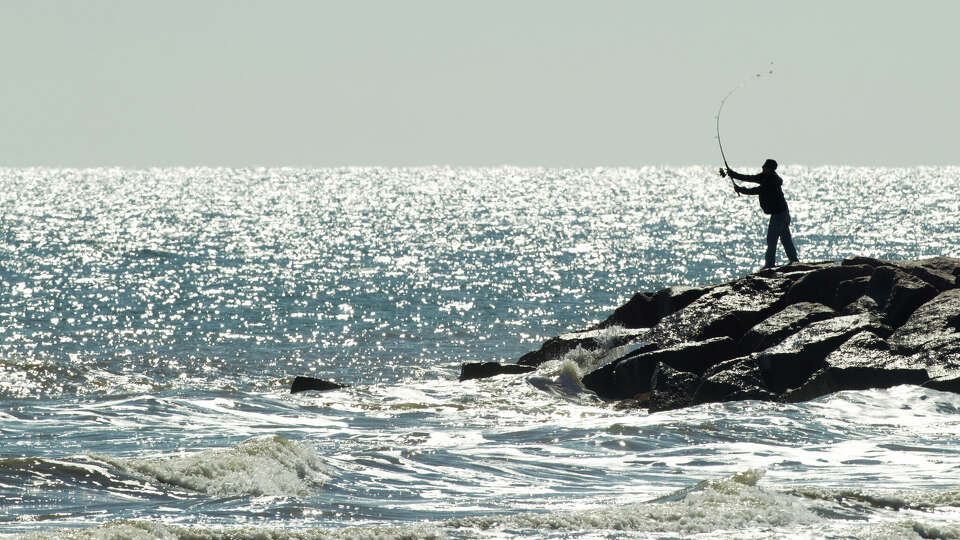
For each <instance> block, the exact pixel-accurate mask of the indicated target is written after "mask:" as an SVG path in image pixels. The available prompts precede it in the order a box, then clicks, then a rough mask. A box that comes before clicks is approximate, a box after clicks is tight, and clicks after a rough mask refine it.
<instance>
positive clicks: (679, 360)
mask: <svg viewBox="0 0 960 540" xmlns="http://www.w3.org/2000/svg"><path fill="white" fill-rule="evenodd" d="M733 351H734V343H733V340H731V339H730V338H726V337H720V338H713V339H708V340H706V341H698V342H692V343H679V344H676V345H674V346H672V347H667V348H664V349H658V350H655V351H647V352H638V353H634V354H630V355H627V356H624V357H622V358H618V359H617V360H614V361H613V362H610V363H609V364H607V365H605V366H603V367H601V368H599V369H596V370H594V371H592V372H590V373H588V374H587V375H585V376H584V377H583V385H584V386H585V387H586V388H588V389H590V390H593V391H594V392H596V393H597V395H598V396H600V397H602V398H606V399H626V398H632V397H634V396H636V395H638V394H642V393H646V392H650V390H651V386H650V383H651V377H652V376H653V373H654V371H655V370H656V368H657V365H658V364H660V363H663V364H665V365H667V366H670V367H671V368H673V369H676V370H679V371H686V372H692V373H697V374H700V373H703V372H704V371H706V370H707V369H708V368H710V367H711V366H714V365H716V364H718V363H720V362H722V361H724V360H727V359H729V358H730V357H732V356H733Z"/></svg>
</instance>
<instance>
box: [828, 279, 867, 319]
mask: <svg viewBox="0 0 960 540" xmlns="http://www.w3.org/2000/svg"><path fill="white" fill-rule="evenodd" d="M869 284H870V278H869V277H866V276H862V277H858V278H854V279H848V280H846V281H841V282H840V283H837V293H836V296H835V298H834V305H836V306H838V307H839V309H840V311H843V310H845V309H846V306H848V305H850V304H851V303H853V302H855V301H857V300H858V299H859V298H863V296H864V295H865V294H866V292H867V287H868V286H869Z"/></svg>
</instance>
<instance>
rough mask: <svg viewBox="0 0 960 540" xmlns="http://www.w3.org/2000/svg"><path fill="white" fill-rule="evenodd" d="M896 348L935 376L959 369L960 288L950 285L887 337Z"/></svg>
mask: <svg viewBox="0 0 960 540" xmlns="http://www.w3.org/2000/svg"><path fill="white" fill-rule="evenodd" d="M888 342H889V343H890V346H891V348H892V349H893V351H894V352H896V353H898V354H902V355H905V356H908V358H909V360H910V362H911V363H912V364H914V365H920V366H925V367H926V368H927V372H928V373H929V374H930V376H931V377H932V378H942V377H944V376H953V375H954V374H955V373H958V372H960V289H951V290H949V291H945V292H942V293H940V294H939V295H937V296H936V297H935V298H934V299H933V300H930V301H929V302H927V303H926V304H924V305H922V306H920V307H919V308H917V310H916V311H914V312H913V314H912V315H911V316H910V318H909V319H907V322H906V323H904V324H903V326H901V327H900V328H898V329H897V330H896V331H895V332H894V333H893V335H891V336H890V338H889V339H888Z"/></svg>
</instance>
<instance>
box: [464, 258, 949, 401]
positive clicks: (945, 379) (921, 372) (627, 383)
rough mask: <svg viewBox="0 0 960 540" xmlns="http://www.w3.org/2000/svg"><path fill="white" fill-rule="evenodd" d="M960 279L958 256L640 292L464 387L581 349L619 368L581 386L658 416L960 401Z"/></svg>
mask: <svg viewBox="0 0 960 540" xmlns="http://www.w3.org/2000/svg"><path fill="white" fill-rule="evenodd" d="M958 276H960V259H956V258H947V257H936V258H931V259H923V260H916V261H888V260H880V259H872V258H867V257H854V258H850V259H846V260H843V261H840V262H835V261H830V262H819V263H810V264H791V265H787V266H781V267H779V268H775V269H768V270H762V271H760V272H757V273H754V274H750V275H747V276H744V277H741V278H739V279H735V280H733V281H730V282H728V283H723V284H719V285H711V286H704V287H685V288H668V289H664V290H661V291H659V292H655V293H646V292H641V293H637V294H636V295H634V296H633V298H631V299H630V300H629V301H628V302H627V303H626V304H624V305H623V306H621V307H620V308H618V309H617V310H616V311H614V312H613V314H611V315H610V316H609V317H608V318H607V319H606V320H605V321H603V322H602V323H600V324H598V325H596V326H594V327H592V328H588V329H586V330H584V331H581V332H572V333H569V334H564V335H561V336H558V337H555V338H552V339H550V340H548V341H547V342H545V343H544V344H543V346H542V347H540V349H538V350H536V351H532V352H530V353H528V354H526V355H524V356H522V357H521V358H520V359H519V360H518V361H517V363H516V364H510V365H505V366H502V368H498V367H497V366H496V365H491V364H489V363H488V364H486V365H485V366H484V368H483V370H478V369H477V368H476V367H475V366H472V365H470V364H467V365H464V375H467V376H466V377H464V376H461V380H464V379H467V378H477V377H478V376H479V377H483V376H487V374H489V375H496V374H500V373H519V372H522V371H523V370H522V369H520V367H521V366H524V368H525V369H529V368H534V367H536V366H538V365H539V364H541V363H543V362H546V361H548V360H553V359H556V358H560V357H562V356H563V355H564V354H566V353H567V352H569V351H571V350H573V349H575V348H577V347H581V348H583V349H586V350H591V351H593V352H594V354H595V355H596V356H597V357H600V358H603V357H604V355H607V356H610V357H611V358H612V360H610V361H609V362H607V363H605V364H603V365H600V367H598V368H596V369H593V370H592V371H590V372H588V373H586V374H585V375H584V376H583V378H582V382H583V385H584V387H586V388H587V389H589V390H592V391H594V392H596V393H597V395H599V396H600V397H602V398H605V399H609V400H631V403H636V404H637V405H638V406H642V407H646V408H648V409H649V410H650V411H651V412H655V411H663V410H669V409H676V408H681V407H686V406H690V405H696V404H701V403H708V402H723V401H732V400H745V399H754V400H765V401H784V402H796V401H805V400H809V399H813V398H816V397H819V396H823V395H826V394H829V393H832V392H837V391H841V390H865V389H870V388H887V387H891V386H896V385H900V384H917V385H923V386H927V387H931V388H935V389H939V390H948V391H954V392H960V283H958ZM600 338H602V339H600ZM617 351H623V354H622V355H619V356H617V355H616V354H615V353H616V352H617ZM611 355H612V356H611Z"/></svg>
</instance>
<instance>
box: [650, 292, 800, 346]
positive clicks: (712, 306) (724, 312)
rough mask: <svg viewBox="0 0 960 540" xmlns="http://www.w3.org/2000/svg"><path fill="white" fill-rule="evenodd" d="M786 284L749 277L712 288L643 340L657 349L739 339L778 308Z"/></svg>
mask: <svg viewBox="0 0 960 540" xmlns="http://www.w3.org/2000/svg"><path fill="white" fill-rule="evenodd" d="M788 285H789V280H787V279H784V278H782V277H781V276H760V275H757V274H753V275H749V276H746V277H744V278H741V279H740V280H737V281H734V282H731V283H728V284H726V285H720V286H717V287H713V288H712V289H710V290H709V291H708V292H707V293H705V294H704V295H702V296H700V297H699V298H697V299H696V300H695V301H693V302H691V303H690V305H688V306H687V307H686V308H684V309H683V310H681V311H678V312H676V313H673V314H672V315H668V316H667V317H664V318H663V319H662V320H661V321H660V322H659V323H658V324H657V325H656V326H655V327H654V328H653V329H651V331H650V333H649V334H647V335H646V337H645V339H646V340H647V341H649V342H651V343H657V344H659V345H660V346H661V347H667V346H671V345H674V344H677V343H683V342H687V341H703V340H706V339H710V338H715V337H729V338H730V339H733V340H734V341H739V339H740V338H741V337H742V336H743V335H744V334H745V333H746V332H747V331H748V330H749V329H750V328H752V327H753V326H754V325H755V324H756V323H758V322H760V321H761V320H763V319H765V318H767V317H768V316H769V315H770V314H772V313H774V312H775V311H777V310H778V308H779V307H780V306H779V305H778V301H779V300H780V297H781V296H782V294H783V290H784V288H785V287H786V286H788Z"/></svg>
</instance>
